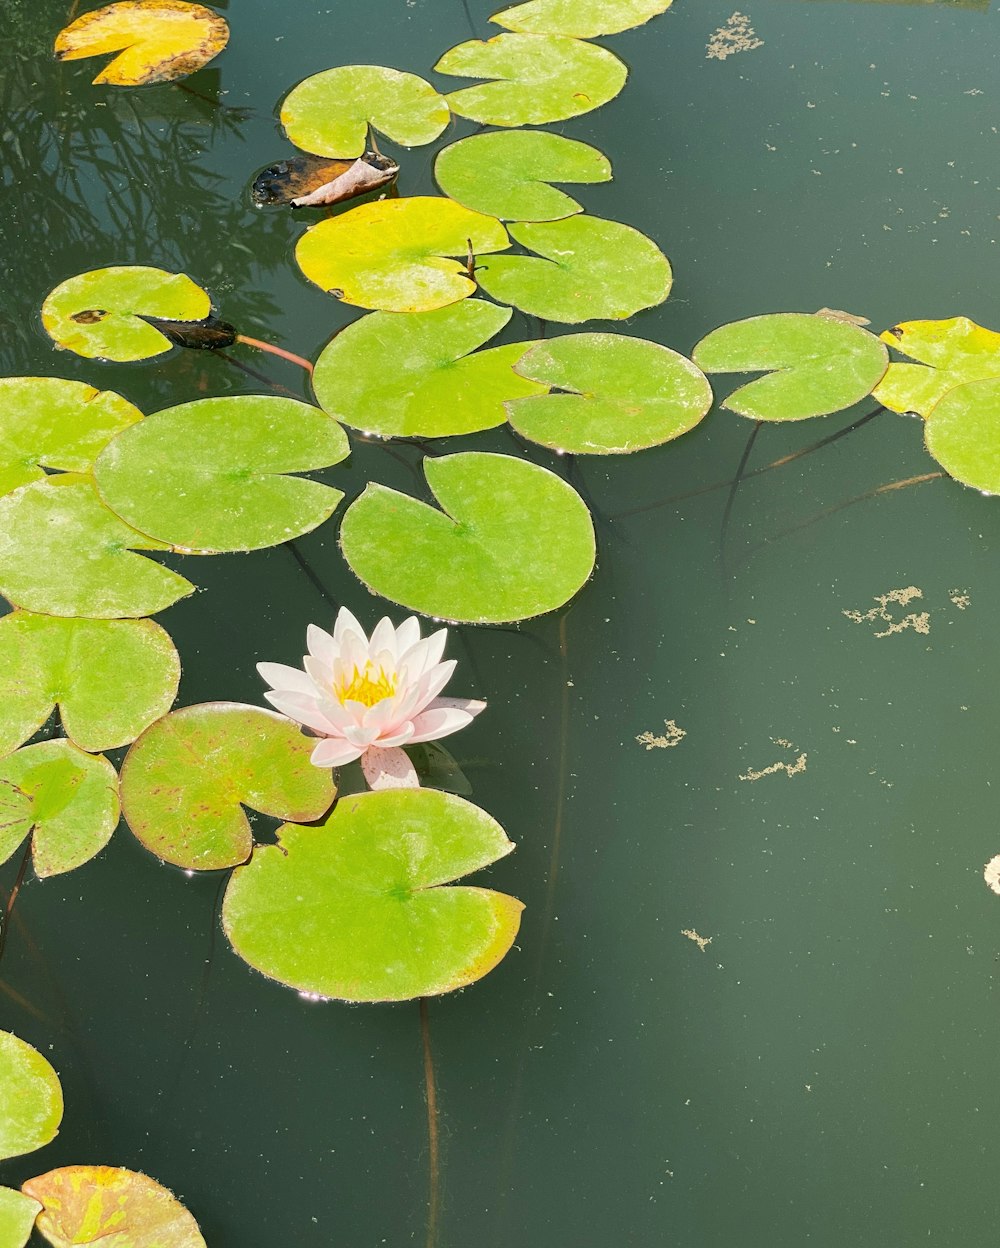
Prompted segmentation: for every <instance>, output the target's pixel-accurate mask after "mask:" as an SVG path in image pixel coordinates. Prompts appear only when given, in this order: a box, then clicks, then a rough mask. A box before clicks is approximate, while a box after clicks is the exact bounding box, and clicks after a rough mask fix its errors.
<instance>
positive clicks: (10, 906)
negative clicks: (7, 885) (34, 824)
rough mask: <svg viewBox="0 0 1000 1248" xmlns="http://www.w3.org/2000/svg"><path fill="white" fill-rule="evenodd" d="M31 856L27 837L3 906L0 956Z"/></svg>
mask: <svg viewBox="0 0 1000 1248" xmlns="http://www.w3.org/2000/svg"><path fill="white" fill-rule="evenodd" d="M30 857H31V837H30V836H29V837H27V838H26V840H25V842H24V853H23V854H22V855H21V862H20V865H19V866H18V868H17V876H16V878H15V880H14V887H13V888H12V889H11V890H10V896H9V897H8V898H7V904H6V906H5V907H4V912H3V922H2V925H0V958H2V957H3V953H4V950H5V949H6V948H7V932H8V931H9V930H10V921H11V917H12V916H13V914H14V905H15V903H16V901H17V896H18V893H20V891H21V885H22V884H23V883H24V876H25V873H26V872H27V870H28V860H29V858H30Z"/></svg>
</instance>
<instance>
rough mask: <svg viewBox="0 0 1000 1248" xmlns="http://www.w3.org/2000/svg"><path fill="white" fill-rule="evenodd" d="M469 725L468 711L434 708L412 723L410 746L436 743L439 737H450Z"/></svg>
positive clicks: (445, 707)
mask: <svg viewBox="0 0 1000 1248" xmlns="http://www.w3.org/2000/svg"><path fill="white" fill-rule="evenodd" d="M471 723H472V716H471V715H470V714H469V712H468V711H459V710H456V709H455V708H454V707H450V706H439V707H435V708H434V709H433V710H429V711H424V712H423V713H422V714H421V715H418V716H417V717H416V719H415V720H414V721H413V736H412V737H411V738H410V744H411V745H416V744H417V743H418V742H420V741H436V740H437V739H438V738H439V737H447V736H450V735H451V733H453V732H458V730H459V728H464V727H465V726H466V725H467V724H471Z"/></svg>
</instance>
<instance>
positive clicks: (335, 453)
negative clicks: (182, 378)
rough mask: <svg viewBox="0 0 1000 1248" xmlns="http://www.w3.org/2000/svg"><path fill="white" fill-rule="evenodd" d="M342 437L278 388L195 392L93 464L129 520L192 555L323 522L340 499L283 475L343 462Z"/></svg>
mask: <svg viewBox="0 0 1000 1248" xmlns="http://www.w3.org/2000/svg"><path fill="white" fill-rule="evenodd" d="M350 450H351V448H350V444H349V443H348V441H347V435H346V434H345V433H344V431H343V429H342V428H341V427H340V425H338V424H337V422H336V421H334V420H331V419H330V417H329V416H327V415H326V414H325V413H324V412H321V411H320V410H319V409H318V408H315V407H310V406H309V405H308V404H307V403H299V402H298V401H297V400H295V399H285V398H280V397H278V396H276V395H257V394H248V395H234V396H231V397H227V398H221V399H198V400H196V401H195V402H193V403H182V404H181V405H180V406H179V407H168V408H166V409H165V410H164V411H162V412H155V413H154V414H153V415H152V416H147V417H146V419H145V420H144V421H142V422H141V424H138V425H135V426H133V428H131V429H129V430H128V431H127V432H126V433H124V434H122V435H121V436H119V437H117V438H115V440H114V441H113V442H111V443H110V444H109V445H108V446H107V447H106V448H105V449H104V451H103V452H102V453H101V455H100V457H99V458H98V460H97V463H96V464H95V465H94V479H95V480H96V482H97V489H98V492H99V493H100V495H101V498H102V499H103V501H104V502H105V503H106V504H107V506H108V507H110V508H111V510H112V511H113V512H115V514H116V515H118V516H120V517H121V518H122V519H123V520H124V521H125V522H126V524H129V525H131V526H132V527H133V528H135V529H138V530H140V531H141V532H143V533H148V534H149V535H150V536H151V537H155V538H157V539H158V540H159V541H163V542H167V543H169V544H170V545H171V546H174V547H175V548H178V549H183V550H185V551H191V552H193V553H196V554H215V553H216V552H218V551H231V550H257V549H260V548H261V547H265V546H275V545H277V544H278V543H280V542H286V541H289V540H291V539H292V538H296V537H300V536H301V535H302V534H303V533H307V532H309V530H310V529H314V528H316V527H317V525H320V524H322V523H323V521H324V520H326V519H328V518H329V517H330V515H331V514H332V513H333V511H334V508H335V507H336V506H337V504H338V503H339V502H340V500H341V499H342V498H343V497H344V494H343V491H342V490H335V489H333V488H331V487H330V486H328V485H323V484H322V483H321V482H319V481H309V480H303V479H302V478H301V477H296V476H286V475H284V474H286V473H298V472H309V471H311V470H313V469H316V468H326V467H328V466H329V465H331V464H336V463H339V462H340V461H341V460H342V459H345V458H346V457H347V456H348V455H349V454H350Z"/></svg>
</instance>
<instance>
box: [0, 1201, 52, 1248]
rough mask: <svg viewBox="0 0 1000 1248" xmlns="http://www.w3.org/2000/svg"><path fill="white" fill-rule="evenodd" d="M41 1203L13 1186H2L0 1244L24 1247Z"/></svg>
mask: <svg viewBox="0 0 1000 1248" xmlns="http://www.w3.org/2000/svg"><path fill="white" fill-rule="evenodd" d="M41 1207H42V1206H41V1205H40V1204H39V1203H38V1201H37V1200H32V1199H31V1197H30V1196H25V1195H24V1194H23V1193H22V1192H15V1191H14V1189H13V1188H12V1187H0V1246H2V1248H24V1245H25V1244H26V1243H27V1242H28V1239H29V1238H30V1236H31V1229H32V1227H33V1226H34V1225H35V1218H36V1217H37V1216H38V1211H39V1210H40V1209H41Z"/></svg>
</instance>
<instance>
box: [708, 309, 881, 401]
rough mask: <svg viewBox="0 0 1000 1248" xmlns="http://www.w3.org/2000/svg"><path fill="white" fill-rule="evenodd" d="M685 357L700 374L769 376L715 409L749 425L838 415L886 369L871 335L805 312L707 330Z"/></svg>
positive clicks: (857, 399)
mask: <svg viewBox="0 0 1000 1248" xmlns="http://www.w3.org/2000/svg"><path fill="white" fill-rule="evenodd" d="M692 358H693V359H694V362H695V363H696V364H697V365H698V367H699V368H701V369H703V370H704V371H705V372H706V373H758V372H765V371H768V372H769V375H768V376H767V377H761V378H759V379H758V380H757V381H751V382H750V383H749V384H748V385H745V386H741V387H740V388H739V389H738V390H734V391H733V393H732V394H731V395H730V396H729V397H728V398H727V399H726V400H725V402H724V403H723V406H724V407H728V408H729V410H730V411H733V412H738V413H739V415H741V416H749V417H750V418H751V419H752V420H806V419H808V418H809V417H811V416H827V415H829V414H830V413H831V412H839V411H842V410H843V409H844V408H845V407H851V406H853V404H855V403H858V402H860V401H861V400H862V399H863V398H864V397H865V396H866V395H867V394H870V393H871V392H872V390H873V389H874V387H875V386H876V385H877V384H878V383H879V381H880V380H881V379H882V376H883V375H884V373H885V370H886V366H887V365H888V363H889V353H888V351H887V350H886V348H885V346H884V345H883V344H882V343H881V342H879V340H878V339H877V338H876V337H875V335H874V334H870V333H868V331H867V330H865V329H861V328H860V326H857V325H851V324H849V323H847V322H845V321H834V320H830V319H828V318H827V317H824V316H814V315H812V314H809V313H805V312H776V313H772V314H769V315H767V316H752V317H750V318H749V319H747V320H745V321H733V322H732V324H730V325H723V326H721V327H720V328H719V329H713V330H712V332H711V333H710V334H707V335H706V336H705V337H704V338H702V340H701V342H699V343H698V345H697V346H696V347H695V349H694V351H693V352H692ZM772 369H773V370H776V371H774V372H770V371H769V370H772Z"/></svg>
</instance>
